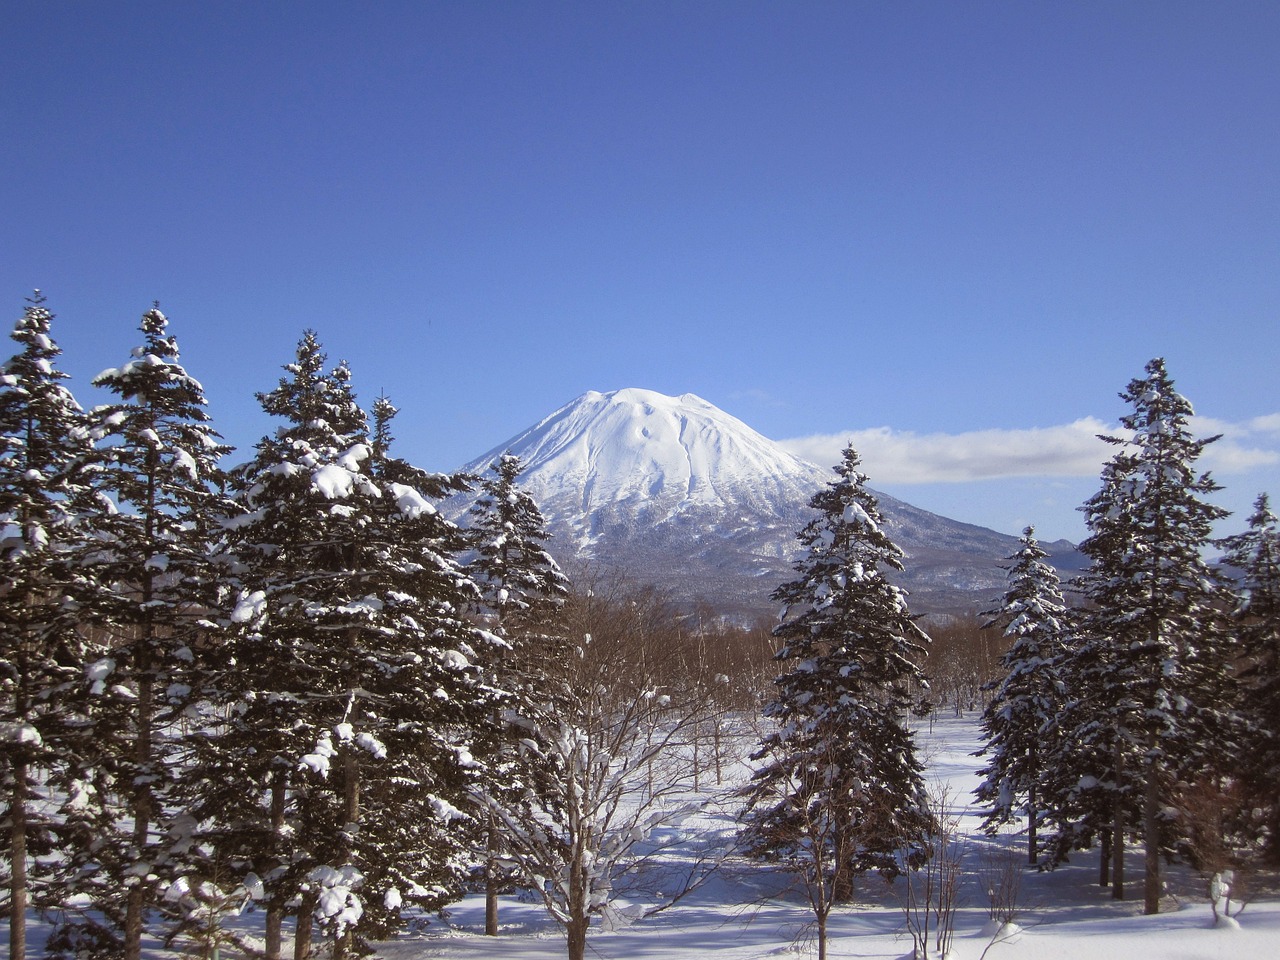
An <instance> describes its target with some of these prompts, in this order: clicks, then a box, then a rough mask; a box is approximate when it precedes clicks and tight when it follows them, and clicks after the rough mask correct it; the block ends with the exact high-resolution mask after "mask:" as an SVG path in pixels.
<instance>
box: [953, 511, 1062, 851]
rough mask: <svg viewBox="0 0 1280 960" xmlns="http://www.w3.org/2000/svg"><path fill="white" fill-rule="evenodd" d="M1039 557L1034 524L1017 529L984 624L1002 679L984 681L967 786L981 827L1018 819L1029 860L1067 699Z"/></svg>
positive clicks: (1054, 607) (1055, 591) (1056, 597)
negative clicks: (999, 644) (1003, 645)
mask: <svg viewBox="0 0 1280 960" xmlns="http://www.w3.org/2000/svg"><path fill="white" fill-rule="evenodd" d="M1047 556H1048V554H1046V553H1045V551H1044V550H1042V549H1041V548H1040V544H1039V543H1038V542H1037V541H1036V537H1035V530H1034V528H1032V527H1027V528H1026V529H1025V530H1023V532H1022V543H1021V546H1020V548H1019V549H1018V551H1017V553H1015V554H1013V556H1011V557H1009V558H1008V559H1010V560H1012V561H1013V565H1012V566H1011V567H1009V586H1008V589H1007V590H1006V591H1005V595H1004V600H1003V602H1002V604H1001V606H1000V609H999V610H998V611H995V612H994V616H993V619H992V620H991V621H990V622H989V623H988V624H987V626H989V627H993V626H998V627H1000V628H1001V629H1002V631H1003V633H1004V636H1005V637H1007V638H1010V645H1009V649H1008V650H1007V651H1006V652H1005V654H1004V656H1003V657H1002V658H1001V661H1000V664H1001V667H1002V668H1003V671H1004V676H1003V678H1002V679H1000V680H999V681H998V682H995V683H992V684H989V685H988V686H987V687H985V688H984V689H985V690H986V691H987V692H989V693H990V694H991V699H990V701H989V702H988V703H987V706H986V709H985V710H984V711H983V714H982V729H983V733H984V734H985V735H986V738H987V743H986V746H984V747H983V749H982V750H981V751H980V752H979V755H980V756H981V755H988V756H990V757H991V760H990V761H989V762H988V764H987V766H986V767H984V768H983V769H982V770H980V771H979V775H980V776H982V777H984V778H985V779H984V780H983V782H982V783H981V784H980V785H979V786H978V788H977V790H976V791H975V793H976V794H977V797H978V800H979V802H981V803H983V804H985V805H986V806H988V807H989V808H990V812H989V813H988V814H987V816H986V819H985V821H984V823H983V826H984V828H985V829H986V830H988V831H989V832H995V831H996V829H997V828H998V827H1000V826H1001V825H1002V824H1007V823H1010V822H1012V821H1014V820H1015V819H1019V818H1022V817H1025V818H1026V820H1027V832H1028V843H1027V849H1028V858H1029V860H1030V861H1031V862H1032V863H1035V862H1036V858H1037V830H1038V828H1039V826H1040V824H1041V822H1042V820H1043V819H1044V817H1045V813H1046V811H1045V808H1044V798H1045V797H1046V795H1047V790H1046V768H1047V764H1048V763H1049V762H1051V761H1052V759H1053V757H1054V755H1055V753H1056V749H1055V741H1056V740H1057V736H1058V733H1059V728H1058V726H1057V720H1058V717H1059V715H1060V714H1061V713H1062V709H1063V707H1064V705H1065V703H1066V698H1067V684H1066V681H1065V679H1064V677H1063V673H1062V671H1063V666H1064V661H1065V659H1066V653H1067V646H1068V644H1069V643H1070V642H1071V624H1070V620H1069V616H1068V613H1067V609H1066V604H1065V603H1064V601H1063V597H1062V590H1061V588H1060V585H1059V580H1058V574H1057V572H1056V571H1055V570H1054V569H1053V567H1051V566H1049V565H1048V564H1047V563H1045V562H1044V561H1045V557H1047Z"/></svg>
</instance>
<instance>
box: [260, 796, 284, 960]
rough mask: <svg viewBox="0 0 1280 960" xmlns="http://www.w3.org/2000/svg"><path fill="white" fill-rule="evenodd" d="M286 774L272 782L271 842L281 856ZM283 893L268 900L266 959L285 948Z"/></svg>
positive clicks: (276, 956)
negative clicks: (282, 930)
mask: <svg viewBox="0 0 1280 960" xmlns="http://www.w3.org/2000/svg"><path fill="white" fill-rule="evenodd" d="M284 801H285V794H284V775H283V774H279V773H278V774H276V776H275V779H274V780H273V781H272V783H271V843H272V846H273V852H274V853H275V855H276V856H277V857H279V852H280V851H279V843H280V839H279V838H280V834H281V833H282V832H283V831H284ZM285 899H286V898H285V896H284V894H283V893H280V892H278V891H277V892H275V893H274V894H273V895H272V897H271V899H269V900H268V901H267V916H266V928H267V929H266V943H265V944H264V946H265V952H264V956H265V958H266V960H280V954H281V950H282V949H283V937H282V936H281V927H282V926H283V925H284V901H285Z"/></svg>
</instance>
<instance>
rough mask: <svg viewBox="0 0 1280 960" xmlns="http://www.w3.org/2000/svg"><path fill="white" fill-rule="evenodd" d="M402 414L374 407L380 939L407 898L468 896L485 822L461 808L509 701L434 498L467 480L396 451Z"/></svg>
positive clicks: (372, 785) (371, 867)
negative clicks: (497, 681) (492, 667)
mask: <svg viewBox="0 0 1280 960" xmlns="http://www.w3.org/2000/svg"><path fill="white" fill-rule="evenodd" d="M396 412H397V411H396V409H395V407H394V406H392V405H391V403H390V401H388V400H386V398H379V399H378V400H377V401H375V403H374V406H373V417H374V444H373V456H372V459H371V473H372V476H373V479H374V482H375V483H376V484H377V486H378V488H379V489H380V490H381V491H382V497H381V499H380V500H379V501H378V502H377V503H375V505H374V506H375V511H374V515H375V525H374V529H373V533H374V536H375V540H376V542H377V543H378V544H379V545H380V547H379V549H378V550H376V551H375V555H374V557H373V560H372V561H371V562H370V564H369V576H370V578H371V583H372V584H373V585H378V584H381V589H382V590H383V595H384V597H385V601H384V602H385V607H384V619H385V620H386V621H387V622H386V624H385V626H384V627H383V629H382V630H380V631H378V632H375V633H374V635H373V643H372V644H371V646H373V648H374V654H375V656H376V660H375V662H376V664H377V670H376V671H372V672H371V674H370V678H369V680H368V681H367V682H366V689H367V690H368V711H369V713H370V715H371V717H373V716H376V717H377V718H378V721H379V722H380V723H381V724H382V725H383V726H384V727H385V731H384V732H382V733H380V734H379V736H380V738H381V739H382V740H383V741H384V742H385V744H386V747H387V760H386V762H385V764H382V765H380V767H379V769H378V770H376V771H375V773H376V779H372V778H371V780H370V782H369V789H368V790H367V791H366V793H367V796H368V798H369V799H368V802H367V806H368V808H369V810H368V815H367V821H368V822H367V824H365V825H364V826H363V827H362V834H361V842H360V858H361V859H360V860H359V866H360V869H361V871H362V872H363V874H364V875H365V884H366V886H367V887H369V888H371V889H373V890H375V891H383V892H384V893H383V896H382V897H381V898H380V899H379V898H375V899H373V901H372V902H371V903H369V904H368V905H366V913H365V925H364V927H362V930H368V931H369V932H370V933H371V934H377V935H379V936H385V935H386V933H387V932H389V931H390V930H392V929H394V928H395V927H396V926H397V925H398V923H399V920H400V908H399V903H400V902H401V901H403V902H404V903H405V904H406V905H408V904H412V905H414V906H417V907H421V908H426V909H438V908H439V907H441V906H443V905H444V904H446V903H448V902H449V901H451V900H453V899H455V898H456V897H457V896H458V895H459V893H460V892H461V884H462V883H463V881H464V880H465V878H466V876H467V874H468V872H469V870H470V868H471V865H472V862H473V861H472V859H471V853H472V850H473V849H474V843H475V838H476V836H477V833H478V830H479V828H480V824H479V823H478V822H477V821H476V820H475V818H474V817H473V816H471V815H467V814H464V813H463V811H464V810H465V809H466V808H467V807H468V805H469V804H468V801H469V799H470V797H471V795H472V794H473V792H474V791H475V788H476V787H477V786H478V785H479V784H480V783H485V784H486V785H489V784H492V783H493V782H494V779H495V777H500V776H502V774H501V772H500V771H496V770H494V769H491V768H490V766H489V765H488V764H487V763H486V762H485V761H484V758H483V751H482V748H481V747H480V744H483V743H488V742H492V740H493V739H494V737H495V736H496V732H495V723H494V717H495V716H496V715H498V714H499V713H500V712H501V710H502V708H503V705H504V704H505V703H506V702H507V697H506V694H505V691H503V690H502V689H500V688H498V687H495V686H494V685H493V683H492V682H491V677H490V676H489V671H487V670H486V669H484V665H485V664H489V663H492V662H494V661H495V660H496V659H498V658H499V657H500V656H502V651H501V650H499V649H496V646H497V645H496V641H495V638H494V637H493V635H492V634H490V633H488V632H487V631H484V630H477V629H475V628H474V627H472V626H470V625H469V624H467V623H465V622H464V616H465V614H466V613H467V612H468V610H469V609H470V608H471V607H472V606H473V605H474V603H475V601H476V598H477V596H478V591H477V588H476V586H475V584H474V583H473V582H472V581H471V580H470V579H469V578H468V576H467V575H466V573H465V571H463V570H461V569H460V568H459V567H458V565H457V562H456V559H455V558H456V557H457V556H458V555H460V554H461V553H462V552H463V551H464V549H465V546H466V539H465V537H464V536H463V534H462V532H461V531H459V530H458V528H457V527H455V526H454V525H453V524H451V523H449V522H448V521H446V520H445V519H444V518H443V517H442V516H441V515H440V514H439V513H438V512H437V511H436V510H435V508H434V507H433V506H432V505H431V503H430V501H431V500H438V499H440V498H442V497H444V496H447V495H449V494H451V493H456V492H458V491H461V490H464V489H466V484H465V481H464V480H463V479H462V478H460V477H455V476H446V475H441V474H431V473H427V472H425V471H423V470H421V469H419V468H418V467H415V466H413V465H412V464H410V463H408V462H407V461H405V460H403V459H400V458H397V457H394V456H392V455H391V453H390V452H389V447H390V445H391V443H392V436H391V432H390V425H391V421H392V418H394V416H395V415H396Z"/></svg>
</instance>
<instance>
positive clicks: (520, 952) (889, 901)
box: [378, 718, 1280, 960]
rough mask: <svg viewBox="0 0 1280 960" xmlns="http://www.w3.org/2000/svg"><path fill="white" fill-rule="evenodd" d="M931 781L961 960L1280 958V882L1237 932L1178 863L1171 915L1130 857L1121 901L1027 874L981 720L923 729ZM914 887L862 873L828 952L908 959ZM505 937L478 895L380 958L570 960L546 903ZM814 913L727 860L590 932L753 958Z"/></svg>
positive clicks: (796, 937)
mask: <svg viewBox="0 0 1280 960" xmlns="http://www.w3.org/2000/svg"><path fill="white" fill-rule="evenodd" d="M918 736H919V742H920V743H921V746H922V747H923V749H924V751H925V756H926V757H927V761H928V767H929V774H930V777H931V779H932V781H933V782H934V784H935V785H936V787H938V788H941V789H943V790H945V791H946V794H947V795H948V796H949V797H950V798H951V803H950V806H949V809H950V810H951V811H952V812H953V813H955V814H956V815H957V816H958V818H959V819H958V827H959V833H960V834H961V835H962V837H963V845H964V869H965V879H964V883H963V887H962V892H961V898H962V909H961V910H960V916H959V920H958V923H957V932H956V939H955V943H954V945H953V949H952V955H953V956H954V957H955V958H956V960H978V958H980V957H983V956H984V952H985V956H986V957H987V958H989V960H1063V958H1084V960H1146V958H1153V960H1227V958H1231V960H1235V958H1254V957H1257V958H1265V957H1274V956H1280V898H1278V897H1277V891H1276V888H1275V886H1274V882H1275V878H1270V884H1269V885H1264V883H1263V881H1262V880H1261V879H1259V880H1258V881H1256V885H1258V886H1261V887H1262V888H1263V889H1262V891H1261V892H1260V893H1259V894H1258V899H1255V900H1253V901H1252V902H1250V903H1248V905H1247V907H1246V909H1245V910H1244V912H1243V914H1242V915H1241V916H1240V917H1239V928H1238V929H1230V928H1226V927H1217V928H1215V927H1213V925H1212V913H1211V911H1210V908H1209V905H1208V903H1207V898H1206V895H1205V884H1204V880H1203V879H1202V878H1201V877H1199V876H1198V875H1196V874H1195V873H1194V872H1192V871H1190V870H1188V869H1186V868H1180V867H1173V868H1170V869H1169V871H1168V896H1167V897H1166V899H1165V902H1164V904H1163V907H1164V912H1163V913H1161V914H1160V915H1158V916H1152V917H1147V916H1143V915H1142V901H1141V893H1142V891H1141V878H1142V873H1141V862H1140V857H1139V855H1138V853H1137V852H1136V851H1135V852H1133V854H1132V858H1131V864H1130V865H1129V866H1128V870H1129V879H1130V886H1129V890H1128V893H1129V897H1130V899H1128V900H1125V901H1115V900H1113V899H1112V898H1111V895H1110V891H1108V890H1106V889H1102V888H1100V887H1098V886H1097V885H1096V876H1097V869H1098V861H1097V853H1096V852H1095V853H1092V854H1086V855H1082V856H1078V857H1077V858H1075V859H1074V860H1073V861H1072V863H1070V864H1068V865H1067V866H1065V867H1063V868H1061V869H1059V870H1057V871H1055V872H1053V873H1040V872H1037V871H1036V870H1035V869H1034V868H1027V867H1025V866H1022V864H1023V862H1024V861H1025V852H1024V847H1025V838H1023V837H1016V836H1009V837H999V838H995V839H994V840H993V839H991V838H988V837H986V836H984V835H983V834H981V832H980V831H979V830H978V824H979V822H980V817H979V816H978V814H977V811H975V810H974V809H973V808H972V806H971V801H972V793H971V791H972V790H973V788H974V786H976V783H977V777H976V770H977V768H978V766H979V765H980V763H981V761H980V760H979V759H978V758H975V757H973V756H972V755H971V754H972V752H973V751H974V750H976V749H977V747H978V743H979V740H978V729H977V721H976V719H972V718H969V719H963V720H955V719H939V720H937V721H935V723H934V724H933V727H932V730H930V729H929V726H928V725H927V724H926V725H925V726H924V727H922V728H921V729H920V731H919V733H918ZM699 829H700V830H702V829H706V830H713V831H719V832H720V833H721V834H722V835H723V836H724V838H725V840H726V842H728V840H729V838H731V836H732V834H733V831H734V824H733V822H732V817H731V814H730V812H729V811H727V810H725V811H722V812H720V813H717V814H715V815H712V816H708V817H707V818H706V820H705V822H704V823H703V824H700V825H699ZM1002 854H1004V855H1006V856H1015V857H1017V858H1018V859H1017V863H1018V865H1019V873H1020V876H1021V895H1020V897H1019V902H1020V904H1021V910H1020V912H1019V914H1018V918H1017V922H1018V924H1019V926H1020V927H1021V928H1022V932H1021V934H1020V935H1017V936H1015V937H1013V938H1010V939H1008V940H1002V941H998V942H995V943H993V942H992V939H993V938H992V933H991V924H990V922H989V919H988V912H987V905H988V897H987V895H986V892H985V887H986V885H985V883H984V882H983V877H982V874H983V870H984V867H989V866H990V865H991V864H992V863H993V862H996V861H998V858H999V857H1000V856H1001V855H1002ZM902 891H903V881H902V880H899V881H898V882H897V883H896V884H895V885H892V886H886V885H885V884H883V883H882V882H880V881H879V880H877V879H875V878H865V879H864V880H863V881H862V882H861V887H860V889H859V891H858V898H857V902H856V903H854V904H850V905H847V906H844V907H840V908H837V909H836V911H835V912H834V913H833V914H832V918H831V921H830V939H829V944H828V956H829V957H831V958H833V960H835V958H858V960H874V958H888V960H898V958H901V957H904V956H908V957H909V956H910V954H911V938H910V936H909V935H908V934H907V932H906V928H905V922H904V915H903V910H902V907H901V904H900V899H901V897H902ZM500 919H501V925H502V929H501V935H500V937H499V938H497V939H496V940H495V938H492V937H486V936H484V935H483V934H482V931H483V926H484V903H483V899H482V898H480V897H470V898H468V899H466V900H464V901H463V902H462V903H459V904H456V905H455V906H454V907H453V908H451V909H450V911H449V916H448V918H447V921H446V922H444V923H440V922H439V921H435V922H433V923H432V924H431V925H430V926H429V927H427V928H426V929H424V930H422V931H419V932H417V933H413V934H410V935H406V936H403V937H401V938H400V939H399V940H397V941H396V942H394V943H389V944H385V945H382V946H381V948H380V949H379V953H378V955H379V956H380V957H381V958H383V960H419V958H421V960H427V958H430V960H481V958H490V957H495V956H501V957H504V958H513V960H544V958H548V960H549V958H553V957H563V956H564V954H565V946H564V940H563V938H562V936H561V933H560V931H559V929H558V928H557V927H556V926H555V924H554V923H553V922H551V921H550V920H549V919H548V918H547V916H546V914H545V913H544V912H543V910H542V908H541V907H540V906H538V905H536V904H532V903H522V902H520V900H519V899H518V898H516V897H509V898H506V899H504V900H503V901H502V904H501V909H500ZM811 920H812V915H811V914H810V913H809V911H808V910H807V908H806V907H805V905H804V903H803V902H802V899H801V896H800V894H799V891H796V890H793V889H790V885H789V882H788V879H787V878H786V877H785V876H782V875H779V874H777V873H775V872H774V871H772V870H770V869H767V868H764V867H761V866H759V865H756V864H753V863H750V862H746V861H742V860H738V859H731V860H729V861H728V862H727V863H726V864H725V866H724V868H723V869H722V870H721V871H720V872H719V874H717V875H716V877H715V878H714V879H713V880H712V881H711V882H709V883H707V884H706V885H704V886H703V887H702V888H701V889H699V890H698V891H696V892H695V893H693V894H691V895H690V896H689V897H687V898H685V899H684V900H682V901H680V902H679V903H677V904H676V905H675V906H673V907H671V908H670V909H669V910H667V911H665V912H663V913H661V914H658V915H656V916H653V917H650V918H649V919H647V920H643V921H640V922H638V923H635V924H632V925H631V926H629V927H626V928H624V929H620V930H614V931H603V930H599V929H593V930H592V933H591V937H590V939H589V942H588V947H587V951H588V956H596V957H602V958H643V960H687V958H691V957H696V958H699V960H752V958H760V957H770V956H777V957H797V958H799V957H806V956H816V946H815V944H814V943H813V941H812V932H813V928H812V923H811Z"/></svg>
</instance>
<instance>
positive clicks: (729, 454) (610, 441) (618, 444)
mask: <svg viewBox="0 0 1280 960" xmlns="http://www.w3.org/2000/svg"><path fill="white" fill-rule="evenodd" d="M506 452H510V453H513V454H515V455H516V456H518V457H520V459H521V461H522V462H523V464H524V474H523V479H522V485H523V486H525V487H526V488H527V489H528V490H529V492H530V494H531V495H532V496H534V498H535V499H537V500H538V501H539V502H540V503H546V502H551V501H555V502H562V501H572V502H574V503H576V504H577V506H578V509H579V510H581V511H583V512H584V513H587V514H589V513H591V512H592V511H593V510H594V509H595V508H596V507H599V506H602V505H605V504H616V503H629V504H633V505H634V506H635V507H637V508H638V509H642V510H643V513H644V517H645V520H646V521H647V522H649V523H660V522H663V521H664V520H667V519H670V518H671V517H672V516H674V515H677V514H679V513H681V512H682V511H684V510H686V509H688V507H689V506H690V505H691V504H694V503H696V504H699V505H701V506H709V505H716V506H719V507H724V506H728V505H730V504H732V505H735V506H736V505H741V504H743V503H748V504H759V503H760V502H761V500H762V499H763V500H766V501H769V502H773V503H776V502H778V500H779V499H782V500H784V501H787V502H794V501H795V498H796V497H797V496H799V497H801V502H804V500H805V499H807V496H808V493H806V491H808V492H812V490H813V489H814V488H815V479H817V480H821V479H825V473H824V472H823V471H822V470H821V469H820V468H818V467H815V466H813V465H812V464H809V463H806V462H805V461H803V460H800V459H798V458H796V457H794V456H792V455H791V454H789V453H787V452H786V451H785V450H783V449H781V448H780V447H778V446H777V445H776V444H775V443H773V441H771V440H768V439H766V438H765V437H763V436H761V435H760V434H759V433H757V432H756V431H754V430H752V429H751V428H750V427H748V426H747V425H746V424H745V423H743V422H742V421H741V420H738V419H737V418H736V417H732V416H730V415H729V414H727V413H725V412H724V411H723V410H721V409H720V408H719V407H716V406H715V405H714V404H712V403H708V402H707V401H706V400H703V399H702V398H701V397H699V396H697V395H696V394H692V393H686V394H683V395H682V396H679V397H669V396H667V395H665V394H662V393H658V392H656V391H653V390H643V389H640V388H636V387H629V388H626V389H622V390H614V391H612V392H609V393H599V392H597V391H594V390H592V391H588V392H587V393H584V394H583V395H582V396H580V397H578V398H577V399H576V400H572V401H570V402H569V403H567V404H566V405H565V406H563V407H561V408H560V409H559V410H557V411H556V412H555V413H553V414H551V415H550V416H549V417H546V418H545V419H544V420H542V421H541V422H539V423H538V424H536V425H535V426H533V427H531V428H529V429H528V430H526V431H524V432H523V433H520V434H518V435H516V436H515V437H512V438H511V439H510V440H508V441H507V442H506V443H505V444H502V445H501V446H499V447H495V448H494V449H493V450H491V451H489V452H488V453H487V454H485V455H484V456H483V457H480V458H479V459H478V460H476V461H474V462H472V463H471V464H468V465H467V466H466V467H465V468H464V469H466V470H468V471H471V472H481V471H483V470H485V469H487V468H488V466H489V464H490V463H492V462H493V460H494V459H495V458H497V457H498V456H499V455H501V454H502V453H506Z"/></svg>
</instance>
